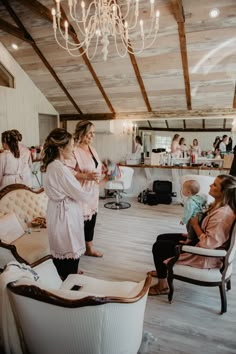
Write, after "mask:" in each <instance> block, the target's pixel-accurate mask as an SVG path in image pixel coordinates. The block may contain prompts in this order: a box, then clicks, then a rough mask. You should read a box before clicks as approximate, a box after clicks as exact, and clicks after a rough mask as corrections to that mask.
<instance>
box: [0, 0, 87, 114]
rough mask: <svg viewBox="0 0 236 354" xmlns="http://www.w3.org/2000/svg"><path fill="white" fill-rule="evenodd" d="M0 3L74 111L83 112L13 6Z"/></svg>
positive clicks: (4, 0) (4, 2)
mask: <svg viewBox="0 0 236 354" xmlns="http://www.w3.org/2000/svg"><path fill="white" fill-rule="evenodd" d="M1 1H2V3H3V4H4V6H5V8H6V9H7V11H8V13H9V15H10V16H11V17H12V19H13V20H14V21H15V23H16V24H17V26H18V27H19V29H20V30H21V31H22V32H23V33H25V35H26V36H27V38H30V40H31V41H30V45H31V46H32V48H33V49H34V51H35V53H37V55H38V56H39V57H40V59H41V60H42V62H43V63H44V65H45V66H46V68H47V69H48V71H49V72H50V73H51V75H52V76H53V78H54V79H55V81H56V82H57V83H58V85H59V86H60V88H61V89H62V91H63V92H64V93H65V95H66V96H67V98H68V99H69V100H70V102H71V103H72V105H73V106H74V108H75V109H76V111H77V112H78V113H79V114H83V113H82V111H81V110H80V108H79V106H78V105H77V103H76V102H75V101H74V99H73V98H72V96H71V95H70V93H69V92H68V91H67V89H66V88H65V86H64V85H63V83H62V81H61V80H60V79H59V77H58V76H57V74H56V72H55V70H54V69H53V68H52V67H51V65H50V64H49V62H48V61H47V59H46V58H45V57H44V55H43V53H42V52H41V51H40V49H39V48H38V46H37V45H36V43H35V41H34V39H33V38H32V36H31V35H30V33H29V32H28V31H27V29H26V28H25V27H24V25H23V23H22V22H21V20H20V18H19V17H18V16H17V14H16V13H15V11H14V10H13V8H12V7H11V6H10V4H9V1H8V0H1Z"/></svg>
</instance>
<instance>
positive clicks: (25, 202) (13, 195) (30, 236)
mask: <svg viewBox="0 0 236 354" xmlns="http://www.w3.org/2000/svg"><path fill="white" fill-rule="evenodd" d="M47 202H48V197H47V195H46V193H45V192H44V190H43V188H41V189H40V190H37V191H35V190H32V189H30V188H29V187H27V186H25V185H23V184H11V185H9V186H7V187H5V188H3V189H2V190H1V191H0V271H2V270H3V268H4V266H5V265H6V264H7V263H9V262H10V261H14V260H17V261H19V262H23V263H26V264H32V263H34V262H36V261H37V260H39V259H41V258H43V257H45V256H47V255H49V254H50V249H49V243H48V235H47V229H44V228H40V229H39V228H37V230H35V229H33V228H32V229H30V228H29V225H28V224H29V223H30V221H31V220H32V219H33V218H35V217H39V216H40V217H45V216H46V208H47ZM10 214H14V215H15V216H16V218H17V220H18V222H19V223H20V225H21V228H22V235H20V236H19V237H15V239H14V240H13V241H12V240H9V241H7V240H3V239H2V237H1V234H2V232H3V226H2V225H3V224H2V218H3V217H4V215H5V216H7V215H10ZM9 220H10V221H11V219H9ZM10 221H9V223H10ZM13 231H14V230H13V227H12V230H11V232H13ZM36 231H37V232H36Z"/></svg>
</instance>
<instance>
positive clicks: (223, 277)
mask: <svg viewBox="0 0 236 354" xmlns="http://www.w3.org/2000/svg"><path fill="white" fill-rule="evenodd" d="M235 251H236V222H234V224H233V226H232V228H231V231H230V237H229V242H228V245H227V248H226V249H207V248H200V247H194V246H187V245H181V246H176V256H175V257H174V258H172V259H171V260H170V261H169V262H168V264H167V268H168V284H169V288H170V291H169V294H168V299H169V301H170V302H171V301H172V298H173V294H174V286H173V280H174V279H178V280H181V281H184V282H187V283H191V284H195V285H201V286H211V287H214V286H218V287H219V290H220V296H221V314H223V313H225V312H226V311H227V298H226V288H227V290H230V289H231V282H230V279H231V275H232V271H233V259H234V256H235ZM186 252H187V253H190V254H195V255H199V256H203V257H219V258H221V260H222V263H223V265H222V268H214V269H200V268H195V267H190V266H187V265H183V264H177V263H176V262H177V260H178V258H179V256H180V254H181V253H186Z"/></svg>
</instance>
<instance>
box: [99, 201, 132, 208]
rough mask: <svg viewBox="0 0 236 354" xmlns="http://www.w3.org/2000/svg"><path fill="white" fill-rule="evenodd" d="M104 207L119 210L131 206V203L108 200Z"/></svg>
mask: <svg viewBox="0 0 236 354" xmlns="http://www.w3.org/2000/svg"><path fill="white" fill-rule="evenodd" d="M104 207H105V208H107V209H114V210H120V209H128V208H130V207H131V204H129V203H126V202H120V203H116V202H109V203H106V204H104Z"/></svg>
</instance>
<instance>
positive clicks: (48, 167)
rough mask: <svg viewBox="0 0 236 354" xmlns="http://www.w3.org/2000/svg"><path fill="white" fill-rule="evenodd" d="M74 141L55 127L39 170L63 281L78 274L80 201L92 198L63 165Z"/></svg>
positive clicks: (81, 239)
mask: <svg viewBox="0 0 236 354" xmlns="http://www.w3.org/2000/svg"><path fill="white" fill-rule="evenodd" d="M73 143H74V142H73V139H72V136H71V134H70V133H68V132H67V131H66V130H65V129H60V128H56V129H54V130H53V131H51V133H50V134H49V135H48V137H47V138H46V140H45V143H44V146H43V159H42V162H43V163H42V167H41V171H42V172H46V173H45V176H44V189H45V192H46V194H47V196H48V206H47V214H46V218H47V228H48V239H49V246H50V251H51V254H52V256H53V262H54V264H55V266H56V268H57V271H58V274H59V275H60V276H61V278H62V279H65V278H66V277H67V276H68V275H69V274H73V273H77V270H78V264H79V258H80V256H81V254H83V253H84V251H85V242H84V220H83V210H82V202H85V200H87V199H89V198H91V194H92V193H93V192H92V191H85V190H84V189H83V188H82V186H81V184H80V183H79V182H78V181H77V179H76V178H75V176H73V174H72V173H71V172H70V171H69V169H68V168H67V167H66V166H65V159H70V157H71V154H72V151H73Z"/></svg>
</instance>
